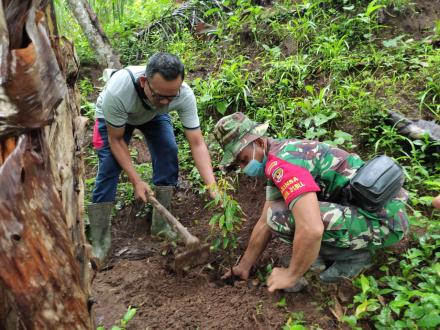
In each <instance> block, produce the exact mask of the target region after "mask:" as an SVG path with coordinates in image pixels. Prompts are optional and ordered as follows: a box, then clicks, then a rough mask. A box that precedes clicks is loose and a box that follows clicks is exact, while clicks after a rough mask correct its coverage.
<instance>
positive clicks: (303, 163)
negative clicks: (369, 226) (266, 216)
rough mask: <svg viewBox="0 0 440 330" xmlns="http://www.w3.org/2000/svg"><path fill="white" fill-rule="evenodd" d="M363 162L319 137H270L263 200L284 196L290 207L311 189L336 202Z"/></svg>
mask: <svg viewBox="0 0 440 330" xmlns="http://www.w3.org/2000/svg"><path fill="white" fill-rule="evenodd" d="M363 164H364V162H363V161H362V160H361V159H360V157H359V156H357V155H356V154H350V153H348V152H346V151H344V150H342V149H339V148H336V147H333V146H331V145H329V144H326V143H322V142H319V141H309V140H297V139H289V140H274V141H272V143H271V144H270V146H269V150H268V156H267V162H266V166H265V175H266V177H267V178H268V183H267V187H266V200H270V201H273V200H277V199H281V198H284V200H285V201H286V204H287V205H288V206H289V208H291V207H292V206H293V205H294V203H295V202H296V201H297V200H298V198H299V197H300V196H301V195H302V194H304V193H306V192H309V191H315V192H317V193H318V199H319V200H320V201H328V202H338V200H339V199H340V197H341V191H342V189H343V188H344V187H345V186H346V185H347V184H348V183H349V181H350V179H351V178H352V177H353V176H354V175H355V173H356V171H357V169H359V168H360V167H361V166H362V165H363Z"/></svg>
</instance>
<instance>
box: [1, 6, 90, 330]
mask: <svg viewBox="0 0 440 330" xmlns="http://www.w3.org/2000/svg"><path fill="white" fill-rule="evenodd" d="M55 26H56V22H55V17H54V15H53V5H52V3H51V1H48V0H2V2H1V3H0V68H1V69H0V187H1V189H0V329H18V328H24V329H91V328H92V326H93V322H92V317H91V311H90V306H89V300H90V299H89V297H90V292H91V290H90V277H91V276H90V266H89V265H90V263H89V250H90V248H89V246H88V244H87V241H86V239H85V235H84V222H83V191H84V189H83V181H82V180H83V179H82V178H83V172H84V169H83V136H84V129H85V122H86V119H85V118H82V117H81V116H80V111H79V109H80V107H79V93H78V90H77V88H76V86H75V82H76V79H77V76H78V68H79V62H78V60H77V58H76V55H75V52H74V48H73V46H72V44H71V43H70V42H69V41H68V40H65V39H63V38H60V37H58V36H56V35H55V34H54V29H55Z"/></svg>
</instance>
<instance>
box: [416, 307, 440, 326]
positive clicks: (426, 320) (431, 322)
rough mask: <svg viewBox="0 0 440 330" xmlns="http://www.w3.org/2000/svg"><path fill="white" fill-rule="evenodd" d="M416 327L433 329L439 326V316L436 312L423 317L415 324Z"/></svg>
mask: <svg viewBox="0 0 440 330" xmlns="http://www.w3.org/2000/svg"><path fill="white" fill-rule="evenodd" d="M417 325H418V326H420V327H423V328H428V329H435V328H437V326H438V325H440V315H439V313H438V310H437V313H436V312H431V313H430V314H427V315H425V316H424V317H422V318H421V319H420V321H418V322H417Z"/></svg>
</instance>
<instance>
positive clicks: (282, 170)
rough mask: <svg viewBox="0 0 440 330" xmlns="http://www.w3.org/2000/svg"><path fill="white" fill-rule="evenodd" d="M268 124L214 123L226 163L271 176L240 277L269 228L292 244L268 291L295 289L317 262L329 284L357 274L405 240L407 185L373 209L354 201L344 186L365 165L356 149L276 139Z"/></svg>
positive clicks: (233, 118)
mask: <svg viewBox="0 0 440 330" xmlns="http://www.w3.org/2000/svg"><path fill="white" fill-rule="evenodd" d="M267 128H268V124H258V123H255V122H253V121H251V120H250V119H249V118H247V117H246V116H245V115H244V114H242V113H235V114H232V115H229V116H226V117H224V118H222V119H220V121H219V122H218V123H217V125H216V127H215V129H214V135H215V137H216V139H217V140H218V142H219V143H220V145H221V146H222V148H223V150H224V155H223V159H222V161H221V165H222V166H225V167H228V166H233V165H236V166H237V165H238V166H240V167H241V168H242V169H243V172H244V173H246V174H248V175H251V176H266V177H267V179H268V181H267V187H266V203H265V205H264V208H263V212H262V214H261V217H260V219H259V221H258V222H257V224H256V225H255V227H254V229H253V231H252V235H251V238H250V240H249V243H248V247H247V249H246V251H245V253H244V255H243V257H242V258H241V260H240V263H239V264H238V265H237V266H235V267H234V269H233V272H234V274H235V275H237V276H240V277H241V278H243V279H246V278H247V277H248V276H249V271H250V269H251V267H252V265H253V264H254V263H255V262H256V261H257V259H258V258H259V257H260V255H261V254H262V252H263V251H264V249H265V247H266V245H267V243H268V242H269V240H270V239H271V237H272V234H275V236H277V237H279V238H280V239H281V240H283V241H285V242H287V243H290V244H292V245H293V250H292V258H291V260H290V263H289V267H288V268H274V270H273V272H272V274H271V276H270V277H269V279H268V287H269V291H274V290H276V289H287V290H288V289H289V288H293V287H295V285H296V284H298V283H299V282H301V279H302V276H303V274H304V273H305V272H306V271H307V270H308V269H309V268H310V267H311V266H312V265H315V266H317V268H319V266H324V269H325V265H326V264H327V265H330V267H329V268H327V269H326V270H325V271H323V272H322V273H321V274H320V279H321V280H322V281H324V282H327V283H331V282H337V281H339V280H340V279H341V278H344V277H348V278H350V277H354V276H356V275H358V274H359V273H360V272H361V271H362V270H364V269H366V268H367V267H369V266H370V265H371V252H372V251H374V249H378V248H383V247H386V246H390V245H392V244H395V243H397V242H398V241H400V240H401V239H402V238H403V236H404V234H405V233H406V231H407V229H408V221H407V216H406V212H405V204H404V201H405V200H406V199H407V196H406V192H405V191H404V190H403V189H402V190H401V192H400V193H399V195H398V196H397V197H396V198H394V199H392V200H390V201H389V202H388V203H387V204H386V205H385V207H384V208H383V209H381V210H380V211H379V212H376V213H371V212H367V211H365V210H363V209H361V208H358V207H356V206H353V205H350V204H349V203H347V201H346V198H345V196H346V190H347V189H348V188H347V185H348V183H349V181H350V179H351V178H352V177H353V176H354V175H355V174H356V171H357V170H358V169H359V168H360V167H361V166H362V165H363V164H364V162H363V161H362V160H361V159H360V158H359V157H358V156H357V155H355V154H350V153H347V152H346V151H344V150H341V149H339V148H336V147H333V146H331V145H328V144H325V143H321V142H318V141H308V140H297V139H289V140H275V139H271V138H268V137H265V136H264V135H265V133H266V130H267ZM321 269H322V268H321ZM228 276H231V273H230V272H229V273H226V274H225V276H224V277H228Z"/></svg>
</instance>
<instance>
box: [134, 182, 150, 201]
mask: <svg viewBox="0 0 440 330" xmlns="http://www.w3.org/2000/svg"><path fill="white" fill-rule="evenodd" d="M133 186H134V196H135V197H136V198H139V199H141V200H142V201H143V202H144V203H146V202H147V200H148V198H147V190H148V184H147V183H146V182H144V181H138V182H136V183H135V184H134V185H133Z"/></svg>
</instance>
